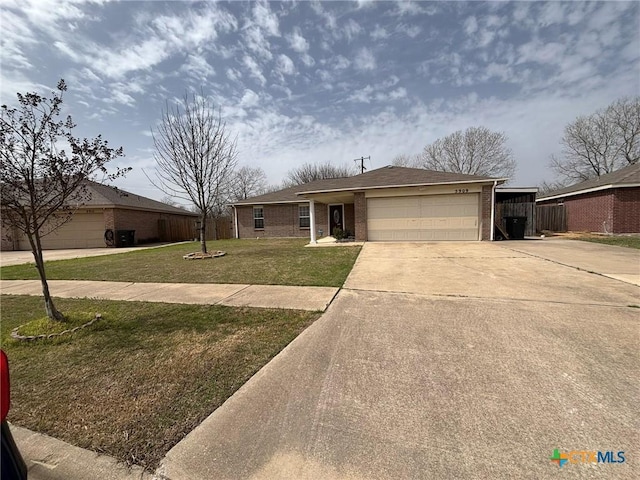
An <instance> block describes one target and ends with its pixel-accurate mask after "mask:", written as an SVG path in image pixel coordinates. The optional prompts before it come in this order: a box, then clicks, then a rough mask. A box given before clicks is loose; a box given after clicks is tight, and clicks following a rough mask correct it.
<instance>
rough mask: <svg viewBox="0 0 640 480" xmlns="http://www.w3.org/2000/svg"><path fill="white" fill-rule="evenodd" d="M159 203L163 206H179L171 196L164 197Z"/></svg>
mask: <svg viewBox="0 0 640 480" xmlns="http://www.w3.org/2000/svg"><path fill="white" fill-rule="evenodd" d="M160 201H161V202H162V203H164V204H165V205H169V206H170V207H180V204H179V203H178V202H176V199H175V198H173V197H172V196H171V195H165V196H164V197H162V198H161V199H160Z"/></svg>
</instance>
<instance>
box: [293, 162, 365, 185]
mask: <svg viewBox="0 0 640 480" xmlns="http://www.w3.org/2000/svg"><path fill="white" fill-rule="evenodd" d="M355 173H356V171H355V169H354V168H352V167H348V166H340V165H338V166H336V165H333V164H332V163H330V162H326V163H320V164H316V163H305V164H303V165H300V166H299V167H297V168H294V169H292V170H289V172H287V177H286V179H285V180H284V184H285V186H287V187H293V186H295V185H302V184H305V183H309V182H313V181H314V180H324V179H327V178H343V177H351V176H353V175H354V174H355Z"/></svg>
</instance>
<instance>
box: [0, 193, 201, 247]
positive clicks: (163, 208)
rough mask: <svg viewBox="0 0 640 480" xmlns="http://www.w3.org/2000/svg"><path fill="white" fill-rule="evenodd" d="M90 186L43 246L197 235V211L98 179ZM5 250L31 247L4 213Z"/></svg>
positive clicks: (97, 244) (100, 244) (96, 244)
mask: <svg viewBox="0 0 640 480" xmlns="http://www.w3.org/2000/svg"><path fill="white" fill-rule="evenodd" d="M87 188H88V191H89V192H90V194H91V198H90V199H89V200H88V201H87V202H86V203H85V204H84V205H83V206H81V207H79V208H78V209H77V210H75V211H74V213H73V216H72V218H71V220H69V221H68V222H67V223H65V224H64V225H62V226H61V227H59V228H58V229H57V230H55V231H54V232H52V233H49V234H48V235H45V236H44V237H42V248H44V249H61V248H98V247H105V246H118V245H119V244H120V240H121V239H122V238H124V239H126V241H127V243H130V242H131V240H133V243H134V244H138V243H149V242H157V241H180V240H190V239H191V240H192V239H193V238H194V237H195V235H196V234H195V222H196V220H197V218H198V215H197V214H195V213H192V212H189V211H187V210H183V209H182V208H177V207H172V206H169V205H166V204H164V203H162V202H157V201H156V200H152V199H150V198H146V197H142V196H140V195H136V194H134V193H129V192H126V191H124V190H121V189H116V188H114V187H110V186H107V185H101V184H99V183H94V182H87ZM132 231H133V234H131V232H132ZM109 232H111V233H109ZM119 232H120V234H119ZM124 232H128V233H127V234H126V235H125V234H124ZM110 239H112V241H111V240H110ZM105 240H106V241H105ZM2 250H31V247H30V245H29V241H28V240H27V238H26V236H24V235H23V234H21V232H19V231H18V230H17V229H15V228H13V227H12V226H11V225H7V224H5V219H4V217H3V222H2Z"/></svg>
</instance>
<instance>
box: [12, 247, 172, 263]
mask: <svg viewBox="0 0 640 480" xmlns="http://www.w3.org/2000/svg"><path fill="white" fill-rule="evenodd" d="M167 245H175V244H152V245H144V246H136V247H123V248H107V247H104V248H67V249H61V250H44V251H43V252H42V255H43V257H44V260H45V262H46V261H50V260H68V259H71V258H84V257H99V256H101V255H114V254H116V253H125V252H132V251H134V250H145V249H148V248H158V247H165V246H167ZM24 263H35V261H34V260H33V254H32V253H31V252H30V251H25V250H17V251H6V252H2V253H0V267H8V266H9V265H21V264H24Z"/></svg>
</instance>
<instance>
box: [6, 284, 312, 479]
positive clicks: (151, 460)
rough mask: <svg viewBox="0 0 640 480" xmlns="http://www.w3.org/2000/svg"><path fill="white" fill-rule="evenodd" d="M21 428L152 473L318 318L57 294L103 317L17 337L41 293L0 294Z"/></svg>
mask: <svg viewBox="0 0 640 480" xmlns="http://www.w3.org/2000/svg"><path fill="white" fill-rule="evenodd" d="M1 298H2V304H1V314H2V345H3V346H2V348H3V349H4V350H5V351H6V352H7V354H8V356H9V361H10V365H11V381H12V409H11V411H10V413H9V420H10V421H12V422H14V423H15V424H17V425H20V426H24V427H27V428H30V429H32V430H36V431H39V432H43V433H46V434H49V435H52V436H54V437H56V438H60V439H62V440H64V441H67V442H69V443H71V444H74V445H78V446H80V447H84V448H88V449H91V450H94V451H97V452H103V453H106V454H109V455H112V456H114V457H116V458H118V459H120V460H122V461H123V462H127V463H130V464H137V465H141V466H144V467H146V468H149V469H154V468H155V467H157V465H158V462H159V461H160V460H161V458H162V457H163V456H164V454H165V453H166V452H167V451H168V450H169V449H170V448H171V447H172V446H173V445H175V444H176V443H177V442H178V441H180V440H181V439H182V438H183V437H184V436H185V435H186V434H187V433H189V432H190V431H191V430H192V429H193V428H195V427H196V426H197V425H198V424H199V423H200V422H202V420H204V419H205V418H206V417H207V416H208V415H209V414H210V413H211V412H213V411H214V410H215V409H216V408H217V407H218V406H220V405H221V404H222V403H223V402H224V401H225V400H226V399H227V398H228V397H229V396H230V395H231V394H233V392H235V391H236V390H237V389H238V388H239V387H240V386H241V385H243V384H244V383H245V382H246V381H247V380H248V379H249V378H250V377H251V376H252V375H253V374H254V373H255V372H256V371H258V370H259V369H260V368H261V367H262V366H263V365H264V364H266V363H267V362H268V361H269V360H270V359H271V358H272V357H273V356H275V355H276V354H277V353H278V352H279V351H280V350H281V349H282V348H283V347H284V346H285V345H287V344H288V343H289V342H291V340H293V339H294V338H295V337H296V336H297V335H298V334H299V333H300V332H301V331H302V330H303V329H304V328H306V327H307V326H308V325H309V324H310V323H311V322H312V321H313V320H314V319H315V318H317V316H318V315H317V314H314V313H308V312H297V311H283V310H267V309H249V308H244V309H238V308H229V307H220V306H196V305H175V304H152V303H143V302H115V301H95V300H71V299H58V301H57V304H58V307H59V308H60V309H61V311H63V312H64V311H69V310H77V311H96V312H101V313H102V315H103V319H102V320H101V321H100V322H98V323H96V324H94V326H93V327H92V328H91V329H88V330H82V331H79V332H77V333H76V334H74V335H73V336H72V337H71V338H64V337H63V338H59V339H54V340H45V341H40V342H34V343H18V342H16V341H14V340H11V339H10V338H9V332H10V330H11V329H12V328H14V327H15V326H17V325H19V324H22V323H26V322H27V321H29V320H31V319H34V318H38V317H40V316H41V315H42V314H41V311H42V306H41V299H39V298H37V297H26V296H2V297H1Z"/></svg>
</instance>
